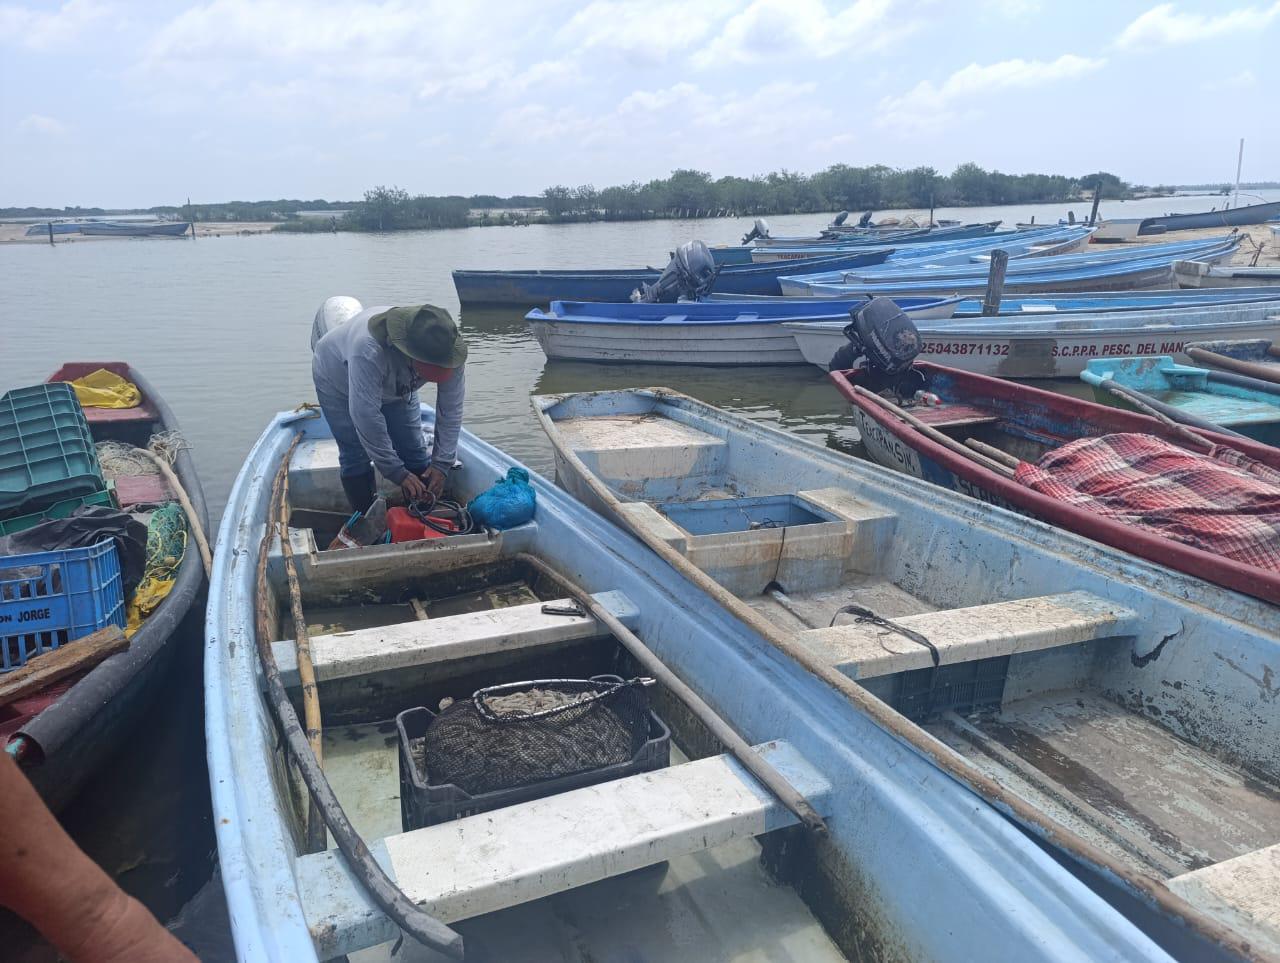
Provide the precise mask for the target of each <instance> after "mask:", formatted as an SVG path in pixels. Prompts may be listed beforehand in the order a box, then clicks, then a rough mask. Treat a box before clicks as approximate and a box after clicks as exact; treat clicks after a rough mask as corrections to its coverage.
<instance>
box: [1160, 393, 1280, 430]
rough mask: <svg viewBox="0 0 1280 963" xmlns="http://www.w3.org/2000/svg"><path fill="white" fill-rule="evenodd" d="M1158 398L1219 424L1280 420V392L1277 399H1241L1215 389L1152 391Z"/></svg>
mask: <svg viewBox="0 0 1280 963" xmlns="http://www.w3.org/2000/svg"><path fill="white" fill-rule="evenodd" d="M1147 394H1149V395H1150V396H1151V397H1152V398H1155V399H1156V400H1157V401H1162V402H1164V403H1165V404H1166V405H1170V406H1172V407H1174V408H1177V409H1178V410H1179V411H1182V412H1185V413H1187V414H1189V415H1195V416H1196V417H1198V418H1203V419H1204V420H1205V421H1209V422H1212V423H1214V424H1219V425H1253V424H1270V423H1271V422H1275V421H1280V394H1277V395H1276V396H1275V400H1274V401H1264V400H1262V399H1260V398H1242V397H1237V396H1234V395H1230V394H1218V393H1216V392H1213V391H1150V392H1147Z"/></svg>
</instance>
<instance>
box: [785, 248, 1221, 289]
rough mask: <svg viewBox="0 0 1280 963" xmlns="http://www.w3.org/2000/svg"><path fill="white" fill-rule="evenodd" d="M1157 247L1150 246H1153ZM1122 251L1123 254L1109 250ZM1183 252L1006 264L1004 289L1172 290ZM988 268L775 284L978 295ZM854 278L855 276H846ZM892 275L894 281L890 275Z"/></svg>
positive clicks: (1211, 257) (1209, 256) (1210, 253)
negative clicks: (825, 281) (1176, 264)
mask: <svg viewBox="0 0 1280 963" xmlns="http://www.w3.org/2000/svg"><path fill="white" fill-rule="evenodd" d="M1239 244H1240V241H1239V239H1232V240H1230V241H1225V242H1215V243H1213V244H1207V245H1206V246H1205V247H1203V248H1202V249H1200V250H1198V251H1197V252H1196V254H1195V257H1196V258H1197V260H1202V261H1210V262H1216V261H1220V260H1225V259H1226V258H1229V257H1231V255H1232V254H1233V253H1234V252H1235V250H1236V248H1237V247H1238V246H1239ZM1156 246H1157V245H1152V247H1156ZM1115 253H1119V254H1126V253H1128V252H1113V255H1114V254H1115ZM1183 256H1185V254H1184V252H1182V251H1167V252H1151V253H1148V254H1146V255H1145V256H1143V255H1138V254H1136V253H1134V254H1133V255H1130V256H1128V257H1124V256H1120V257H1116V256H1112V255H1101V256H1099V257H1096V258H1089V259H1085V260H1078V261H1073V260H1070V258H1076V257H1082V255H1067V256H1064V257H1062V258H1058V257H1044V258H1036V259H1034V260H1029V261H1025V262H1022V261H1020V262H1017V265H1016V266H1015V264H1014V263H1013V262H1010V264H1009V270H1008V273H1007V274H1006V275H1005V283H1004V290H1005V291H1007V292H1009V293H1010V294H1035V293H1037V292H1041V291H1061V292H1072V291H1129V290H1134V289H1140V288H1172V287H1175V283H1174V280H1173V262H1174V261H1175V260H1178V259H1179V258H1181V257H1183ZM988 271H989V268H988V267H987V266H984V265H977V266H974V268H973V269H971V270H968V271H965V270H962V269H958V268H956V267H954V266H945V267H943V268H941V269H938V270H931V269H927V268H922V269H920V270H919V271H915V272H899V271H898V270H897V269H896V268H895V270H894V272H893V274H892V275H885V276H879V275H877V274H876V273H875V272H874V271H870V270H867V271H862V270H860V271H858V272H857V273H856V275H850V274H848V272H846V273H845V275H844V277H845V280H842V281H838V282H834V283H823V282H821V281H817V280H815V279H814V278H812V277H794V276H784V277H781V278H779V284H780V285H781V287H782V291H783V293H784V294H793V293H794V294H801V295H809V296H815V295H816V296H825V297H832V298H838V297H847V296H850V295H857V294H864V295H876V294H880V295H894V294H904V295H926V294H941V295H945V294H977V293H979V292H982V291H984V290H985V289H986V286H987V274H988ZM852 277H856V279H850V278H852ZM895 278H896V279H895Z"/></svg>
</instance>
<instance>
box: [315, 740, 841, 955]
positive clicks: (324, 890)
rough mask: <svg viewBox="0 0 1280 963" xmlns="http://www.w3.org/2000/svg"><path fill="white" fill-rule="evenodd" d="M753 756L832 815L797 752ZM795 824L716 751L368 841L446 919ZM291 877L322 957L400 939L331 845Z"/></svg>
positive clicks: (817, 777) (417, 898) (774, 749)
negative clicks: (761, 758) (479, 856)
mask: <svg viewBox="0 0 1280 963" xmlns="http://www.w3.org/2000/svg"><path fill="white" fill-rule="evenodd" d="M755 751H756V752H759V753H760V754H761V755H763V756H765V757H766V758H767V759H768V760H769V761H770V762H771V763H772V764H773V765H774V767H776V768H777V769H778V771H779V772H780V773H781V774H782V775H783V777H784V778H785V779H786V780H787V781H788V782H789V783H791V785H793V786H794V787H795V788H796V790H797V791H799V792H800V793H801V794H802V795H804V796H805V797H806V798H807V799H808V800H809V802H810V803H812V804H813V805H814V807H815V808H816V809H817V810H818V812H819V813H821V814H823V815H826V814H827V813H828V812H829V800H830V795H831V785H830V783H828V782H827V781H826V779H825V778H824V777H823V776H822V774H821V773H819V772H818V771H817V770H816V769H814V768H813V766H811V765H810V764H809V763H808V762H807V761H806V760H805V759H804V758H803V757H802V756H801V755H800V754H799V753H798V752H797V751H796V750H795V749H794V748H792V747H791V746H790V745H789V744H787V743H785V742H769V743H765V744H763V745H760V746H756V747H755ZM795 824H796V818H795V816H794V815H792V813H791V812H790V811H789V810H788V809H786V808H785V807H784V806H783V805H782V804H781V803H779V802H778V801H777V800H776V799H774V798H773V796H771V795H770V794H769V793H768V792H767V791H765V790H764V789H763V788H762V787H761V786H760V785H759V784H758V783H757V782H756V781H755V779H754V778H752V777H751V776H750V775H748V774H747V772H746V770H745V769H743V768H742V766H741V765H740V764H739V763H738V762H737V761H736V760H734V759H733V758H732V757H730V756H728V755H722V756H713V757H710V758H707V759H699V760H697V761H695V762H688V763H684V764H682V765H677V766H671V767H669V768H666V769H659V770H657V771H655V772H650V773H644V774H642V775H638V776H630V777H628V778H626V779H618V780H614V781H613V782H606V783H601V784H599V785H596V786H589V787H586V788H584V789H577V790H574V791H572V792H567V793H562V794H560V795H556V796H548V797H544V798H542V799H536V800H533V801H531V802H527V803H521V804H519V805H515V806H508V807H506V808H505V809H498V810H495V811H493V812H487V813H481V814H479V815H475V816H469V817H466V818H463V819H458V820H454V821H452V822H448V823H442V824H439V825H436V826H428V827H426V828H424V829H416V830H413V831H412V832H407V833H401V834H399V835H395V836H388V837H386V838H384V839H381V840H377V841H373V842H371V843H370V846H369V848H370V849H371V850H372V852H373V855H374V858H375V859H377V860H378V862H379V863H381V864H382V865H383V866H384V867H385V868H386V870H387V872H388V874H389V875H390V876H391V878H392V879H393V880H394V881H395V882H396V884H397V885H398V886H399V887H400V888H401V889H402V890H403V891H404V892H405V894H406V895H407V896H408V897H409V898H410V899H411V900H413V901H414V902H415V903H417V904H418V905H420V906H422V907H423V909H425V910H426V911H427V912H428V913H430V914H431V915H432V916H435V917H436V918H437V919H440V920H442V921H443V922H445V923H451V922H456V921H458V920H463V919H470V918H472V917H476V916H480V915H482V914H484V913H492V912H494V911H496V910H500V909H504V908H506V907H509V906H515V905H518V904H520V903H526V902H529V901H530V900H535V899H541V898H542V897H546V896H551V895H554V894H556V893H560V892H564V891H565V890H569V889H574V888H576V887H579V886H583V885H586V884H588V883H594V882H597V881H599V880H602V879H608V878H610V877H613V876H619V875H621V874H623V873H628V872H631V871H633V870H637V869H641V868H643V867H645V866H651V865H653V864H655V863H660V862H662V861H664V860H669V859H674V858H676V857H679V856H685V855H689V854H692V853H697V852H701V851H703V850H707V849H712V848H714V847H716V846H720V845H723V844H725V843H727V842H730V841H732V840H734V839H740V838H743V837H747V836H759V835H761V834H763V833H767V832H771V831H773V830H775V829H783V828H785V827H787V826H792V825H795ZM476 853H483V854H484V859H476V858H474V854H476ZM295 874H296V877H297V881H298V891H299V893H300V894H301V896H302V910H303V913H304V914H305V916H306V920H307V926H308V928H309V929H310V931H311V935H312V937H313V938H314V939H315V942H316V949H317V952H318V954H319V956H320V958H321V959H330V958H332V957H335V956H340V955H341V954H344V953H352V952H354V951H356V950H359V949H364V948H367V947H370V946H374V945H376V944H379V943H383V942H386V941H387V940H392V939H395V938H396V936H397V935H398V932H399V931H398V930H397V929H396V928H395V926H394V925H393V924H392V923H391V921H390V920H388V919H387V918H386V917H385V916H384V915H383V914H382V912H381V910H379V909H378V908H377V907H376V906H375V905H374V904H373V903H372V902H370V900H369V897H368V895H367V894H366V893H365V891H364V889H363V887H361V885H360V884H359V883H357V882H356V880H355V879H354V878H353V877H352V876H351V874H350V872H349V871H348V869H347V865H346V861H345V860H344V859H343V858H342V856H341V855H340V854H339V853H338V852H337V851H336V850H328V851H326V852H323V853H312V854H309V855H305V856H302V857H300V858H299V859H298V860H297V862H296V864H295Z"/></svg>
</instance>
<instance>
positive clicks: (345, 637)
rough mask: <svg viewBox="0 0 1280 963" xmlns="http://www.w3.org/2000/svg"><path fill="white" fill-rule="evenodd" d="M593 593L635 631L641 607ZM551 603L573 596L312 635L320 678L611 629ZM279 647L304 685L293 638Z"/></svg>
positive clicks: (290, 675)
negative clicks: (558, 611)
mask: <svg viewBox="0 0 1280 963" xmlns="http://www.w3.org/2000/svg"><path fill="white" fill-rule="evenodd" d="M594 597H595V599H596V600H597V601H598V602H600V604H601V605H603V606H604V607H605V608H606V609H608V610H609V611H610V612H612V613H613V614H614V615H615V616H617V618H618V620H619V621H621V622H622V624H623V625H626V626H627V627H629V628H630V627H633V626H634V625H635V624H636V620H637V619H638V618H639V615H640V613H639V610H638V609H637V608H636V607H635V605H633V604H632V602H631V600H630V599H628V598H627V597H626V596H625V595H624V594H622V593H621V592H599V593H596V595H595V596H594ZM547 604H555V605H567V604H569V600H568V599H560V600H558V601H557V602H554V603H546V602H535V603H531V604H528V605H512V606H509V607H507V608H500V609H491V610H488V611H483V612H464V613H462V614H459V615H448V616H443V617H441V618H437V619H427V620H426V621H414V622H401V623H398V624H395V625H383V626H377V627H375V628H369V629H356V630H353V631H350V632H335V633H333V634H331V635H316V636H313V637H312V639H311V659H312V661H313V662H314V663H315V669H316V679H317V680H319V681H320V682H328V681H332V680H334V679H345V678H351V677H353V676H360V675H368V674H370V673H374V672H385V671H387V670H392V669H406V668H410V667H418V666H424V665H431V664H438V663H442V662H451V661H453V660H455V659H465V658H470V657H472V656H478V655H491V654H493V653H497V652H512V651H515V650H518V649H529V648H535V647H539V646H551V645H558V644H561V643H565V642H574V641H579V640H583V639H592V638H599V637H602V636H606V635H608V634H609V633H608V631H607V630H605V629H604V627H603V626H601V625H599V624H598V623H597V622H596V620H595V619H593V618H591V617H590V616H585V615H584V616H572V615H547V614H545V613H543V611H542V606H543V605H547ZM272 649H273V650H274V651H275V657H276V662H277V663H278V664H279V666H280V675H281V678H282V679H283V681H284V684H285V685H288V686H296V685H298V684H299V683H298V663H297V652H296V649H295V644H294V641H293V640H292V639H286V640H283V641H279V642H274V643H272Z"/></svg>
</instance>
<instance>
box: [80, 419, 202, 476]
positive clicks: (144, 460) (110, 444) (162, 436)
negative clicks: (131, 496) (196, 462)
mask: <svg viewBox="0 0 1280 963" xmlns="http://www.w3.org/2000/svg"><path fill="white" fill-rule="evenodd" d="M147 447H148V448H149V449H150V450H151V451H153V452H155V453H156V454H157V455H159V456H160V457H161V458H163V459H165V460H166V461H167V462H169V464H173V461H174V459H176V458H177V457H178V452H180V451H182V450H183V449H184V448H187V447H189V446H188V445H187V441H186V439H185V438H183V437H182V433H181V432H179V431H173V430H170V431H159V432H156V433H155V434H154V435H152V436H151V440H150V441H149V442H148V443H147ZM96 448H97V451H98V464H99V465H101V466H102V470H103V472H105V473H106V474H107V475H109V476H111V477H112V478H120V477H126V478H132V477H137V476H140V475H158V474H160V466H159V465H157V464H156V463H155V462H154V461H152V460H151V459H150V458H148V457H147V455H146V452H144V451H142V450H140V449H138V448H136V447H134V446H133V445H126V444H125V443H123V442H119V441H100V442H98V444H97V446H96Z"/></svg>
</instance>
